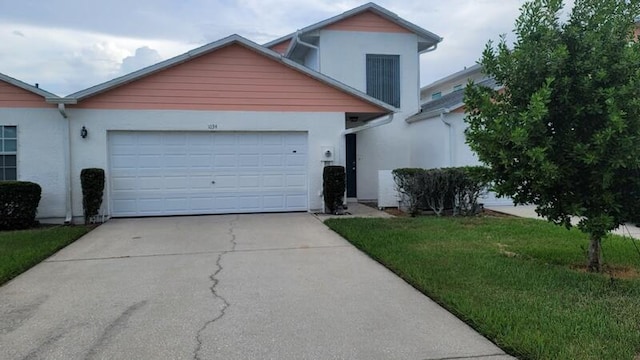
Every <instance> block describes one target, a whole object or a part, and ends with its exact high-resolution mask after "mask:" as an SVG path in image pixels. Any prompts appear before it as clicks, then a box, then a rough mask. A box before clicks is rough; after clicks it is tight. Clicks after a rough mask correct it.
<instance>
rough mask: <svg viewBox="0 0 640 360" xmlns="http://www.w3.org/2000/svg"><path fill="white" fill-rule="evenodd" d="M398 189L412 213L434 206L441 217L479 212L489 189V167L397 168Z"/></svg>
mask: <svg viewBox="0 0 640 360" xmlns="http://www.w3.org/2000/svg"><path fill="white" fill-rule="evenodd" d="M392 173H393V178H394V181H395V183H396V189H397V190H398V192H399V193H400V194H401V195H402V197H403V201H405V202H406V204H407V207H408V211H409V214H411V216H415V215H417V214H418V213H419V212H420V210H421V209H430V210H432V211H433V212H434V213H435V214H436V215H438V216H440V215H442V214H443V213H444V211H445V210H448V209H450V210H452V212H453V214H454V215H465V216H467V215H473V214H476V213H477V212H478V211H479V209H480V206H479V204H478V198H479V197H480V195H482V193H483V192H484V191H485V190H486V188H487V181H486V169H485V168H483V167H481V166H467V167H454V168H441V169H429V170H425V169H419V168H400V169H395V170H393V172H392Z"/></svg>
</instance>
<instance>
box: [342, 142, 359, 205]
mask: <svg viewBox="0 0 640 360" xmlns="http://www.w3.org/2000/svg"><path fill="white" fill-rule="evenodd" d="M345 141H346V143H347V144H346V149H347V166H346V171H347V197H348V198H354V197H357V196H358V192H357V187H356V183H357V181H356V134H347V135H345Z"/></svg>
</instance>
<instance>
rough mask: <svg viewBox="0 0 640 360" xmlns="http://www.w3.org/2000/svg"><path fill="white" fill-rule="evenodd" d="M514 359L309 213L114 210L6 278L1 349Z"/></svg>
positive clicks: (131, 355) (154, 355)
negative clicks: (139, 215)
mask: <svg viewBox="0 0 640 360" xmlns="http://www.w3.org/2000/svg"><path fill="white" fill-rule="evenodd" d="M467 357H468V358H473V359H478V358H480V359H483V360H489V359H507V358H510V357H508V356H506V355H504V353H503V352H502V351H501V350H500V349H498V348H497V347H496V346H495V345H493V344H492V343H491V342H489V341H488V340H486V339H485V338H483V337H481V336H480V335H478V334H477V333H476V332H474V331H473V330H472V329H470V328H469V327H467V326H466V325H465V324H463V323H462V322H460V321H459V320H458V319H456V318H455V317H453V316H452V315H450V314H449V313H447V312H446V311H444V310H442V309H441V308H440V307H439V306H437V305H436V304H435V303H433V302H432V301H431V300H429V299H428V298H426V297H425V296H423V295H422V294H420V293H419V292H417V291H416V290H415V289H413V288H412V287H410V286H409V285H407V284H406V283H404V282H403V281H402V280H400V279H399V278H398V277H396V276H395V275H394V274H392V273H391V272H389V271H388V270H386V269H385V268H384V267H382V266H380V265H379V264H377V263H376V262H374V261H373V260H371V259H369V258H368V257H367V256H365V255H363V254H362V253H360V252H359V251H358V250H357V249H355V248H354V247H352V246H351V245H350V244H348V243H347V242H346V241H345V240H343V239H342V238H341V237H339V236H337V235H336V234H334V233H333V232H332V231H330V230H329V229H328V228H326V227H325V226H324V225H323V224H322V223H321V222H320V221H318V220H317V219H316V218H315V217H314V216H313V215H310V214H271V215H269V214H265V215H224V216H198V217H171V218H147V219H116V220H111V221H109V222H108V223H106V224H104V225H102V226H100V227H99V228H98V229H96V230H94V231H93V232H91V233H90V234H88V235H87V236H85V237H83V238H82V239H80V240H78V241H77V242H76V243H74V244H72V245H71V246H69V247H67V248H65V249H64V250H62V251H60V252H59V253H58V254H56V255H54V256H53V257H51V258H50V259H48V260H47V261H45V262H43V263H41V264H40V265H38V266H36V267H34V268H33V269H31V270H29V271H28V272H26V273H24V274H23V275H21V276H19V277H17V278H16V279H14V280H13V281H11V282H10V283H8V284H6V285H5V286H3V287H1V288H0V358H1V359H416V360H417V359H420V360H422V359H449V358H455V359H464V358H467Z"/></svg>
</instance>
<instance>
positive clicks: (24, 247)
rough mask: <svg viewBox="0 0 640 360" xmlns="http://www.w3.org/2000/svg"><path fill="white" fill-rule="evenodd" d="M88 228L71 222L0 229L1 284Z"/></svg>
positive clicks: (52, 252)
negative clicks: (11, 229)
mask: <svg viewBox="0 0 640 360" xmlns="http://www.w3.org/2000/svg"><path fill="white" fill-rule="evenodd" d="M90 229H91V228H90V227H88V226H84V225H73V226H52V227H41V228H37V229H29V230H15V231H0V286H2V285H4V284H6V283H7V282H9V281H10V280H12V279H14V278H15V277H16V276H18V275H20V274H22V273H24V272H25V271H27V270H29V269H30V268H32V267H33V266H35V265H37V264H39V263H40V262H42V261H43V260H45V259H47V258H48V257H50V256H51V255H53V254H55V253H56V252H58V251H59V250H60V249H62V248H64V247H65V246H67V245H69V244H71V243H73V242H74V241H76V240H77V239H79V238H80V237H82V236H83V235H85V234H86V233H87V232H89V231H90Z"/></svg>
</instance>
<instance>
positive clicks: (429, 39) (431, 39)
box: [264, 2, 442, 51]
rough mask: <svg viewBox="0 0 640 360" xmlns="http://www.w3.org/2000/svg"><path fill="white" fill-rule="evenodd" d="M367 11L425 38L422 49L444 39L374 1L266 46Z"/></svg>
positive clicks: (266, 45) (267, 45)
mask: <svg viewBox="0 0 640 360" xmlns="http://www.w3.org/2000/svg"><path fill="white" fill-rule="evenodd" d="M365 11H371V12H373V13H375V14H378V15H380V16H382V17H383V18H385V19H387V20H389V21H392V22H394V23H395V24H397V25H399V26H401V27H403V28H405V29H407V30H409V31H411V32H413V33H415V34H416V35H418V36H419V37H420V38H422V39H423V41H422V42H424V43H426V44H425V45H424V46H425V48H424V49H421V50H420V51H424V50H426V49H428V48H430V47H431V46H433V45H436V44H437V43H439V42H441V41H442V38H441V37H440V36H438V35H436V34H434V33H432V32H431V31H428V30H425V29H423V28H421V27H419V26H417V25H415V24H413V23H410V22H409V21H406V20H404V19H402V18H401V17H399V16H398V15H396V14H394V13H393V12H391V11H389V10H387V9H385V8H383V7H382V6H379V5H377V4H374V3H372V2H370V3H367V4H364V5H361V6H358V7H357V8H354V9H351V10H349V11H346V12H344V13H342V14H340V15H337V16H334V17H332V18H329V19H326V20H323V21H320V22H318V23H315V24H313V25H309V26H307V27H305V28H302V29H300V30H298V31H296V32H293V33H291V34H289V35H285V36H282V37H280V38H277V39H275V40H272V41H270V42H268V43H266V44H264V46H265V47H267V48H269V47H271V46H274V45H277V44H279V43H282V42H284V41H287V40H291V39H294V37H296V34H297V35H304V34H305V33H309V32H312V31H316V30H319V29H322V28H324V27H326V26H329V25H331V24H334V23H337V22H338V21H342V20H344V19H346V18H349V17H351V16H354V15H357V14H360V13H363V12H365Z"/></svg>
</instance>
